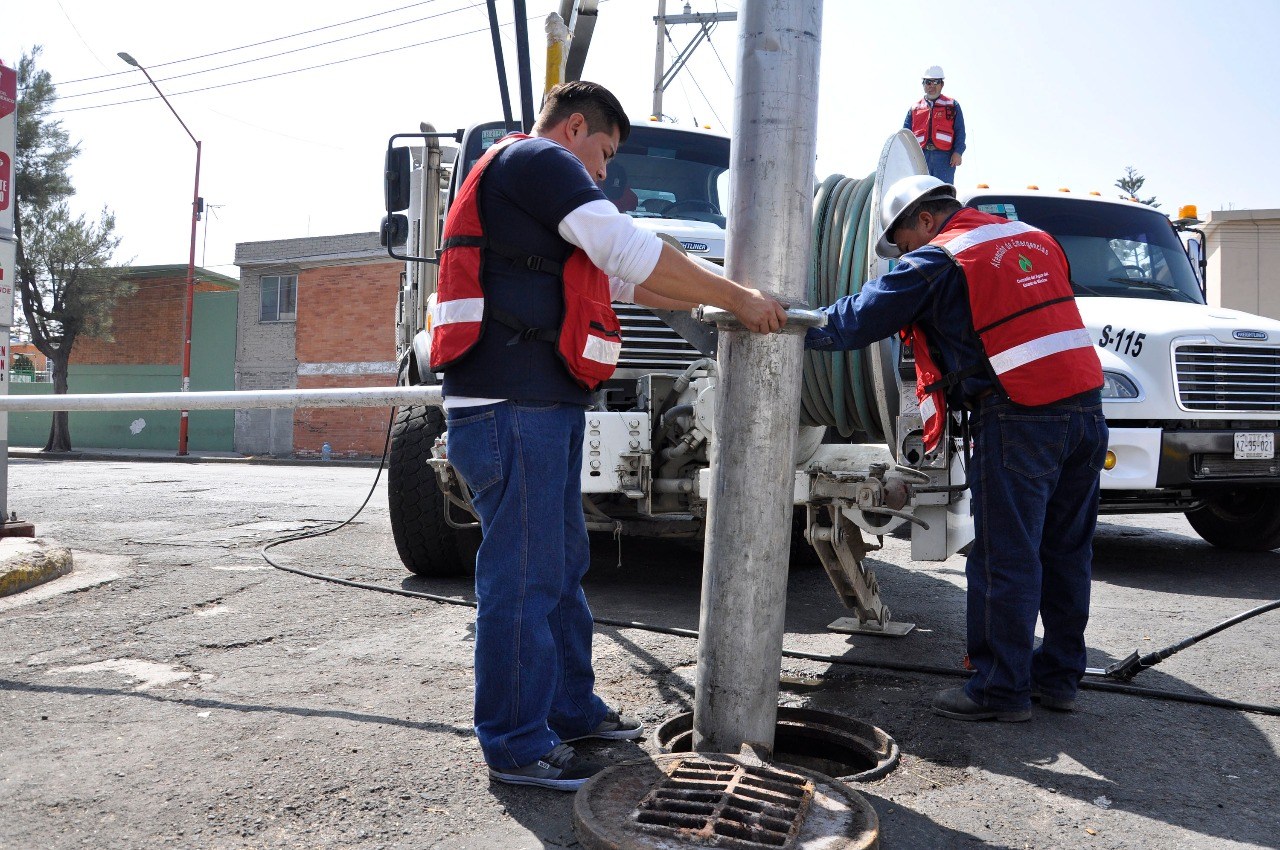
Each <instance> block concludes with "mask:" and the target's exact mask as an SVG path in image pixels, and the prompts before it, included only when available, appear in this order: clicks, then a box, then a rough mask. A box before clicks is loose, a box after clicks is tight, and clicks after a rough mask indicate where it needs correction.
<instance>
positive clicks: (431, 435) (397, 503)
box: [387, 405, 480, 578]
mask: <svg viewBox="0 0 1280 850" xmlns="http://www.w3.org/2000/svg"><path fill="white" fill-rule="evenodd" d="M444 430H445V420H444V413H443V411H441V410H440V408H438V407H434V406H427V405H413V406H410V407H402V408H400V409H398V410H397V411H396V419H395V424H394V425H392V426H391V456H390V460H389V463H388V466H387V509H388V511H389V512H390V514H391V535H392V537H394V538H395V542H396V551H397V552H398V553H399V554H400V560H401V561H402V562H403V563H404V565H405V568H406V569H408V570H409V572H411V573H413V574H415V575H420V576H427V577H433V578H441V577H447V576H459V575H467V574H468V573H471V572H473V571H474V570H475V562H476V550H477V549H478V548H479V546H480V532H479V531H478V530H474V529H460V528H454V527H453V526H451V525H449V524H448V523H447V522H445V518H444V517H445V508H446V506H447V505H448V503H447V502H446V501H445V498H444V494H443V493H441V492H440V483H439V480H438V479H437V478H436V473H435V471H434V470H433V469H432V468H431V467H430V466H429V465H428V464H427V460H428V459H429V458H430V457H431V448H432V446H434V445H435V442H436V437H439V436H440V435H441V434H443V433H444ZM458 513H461V511H459V509H457V508H454V516H455V517H456V516H457V514H458Z"/></svg>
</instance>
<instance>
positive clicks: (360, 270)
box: [235, 233, 404, 457]
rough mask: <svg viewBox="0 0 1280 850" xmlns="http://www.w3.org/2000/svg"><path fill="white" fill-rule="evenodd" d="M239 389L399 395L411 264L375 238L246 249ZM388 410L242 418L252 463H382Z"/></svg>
mask: <svg viewBox="0 0 1280 850" xmlns="http://www.w3.org/2000/svg"><path fill="white" fill-rule="evenodd" d="M236 265H237V266H239V267H240V277H241V293H242V294H241V298H240V312H239V317H238V321H237V325H238V340H239V342H238V345H237V350H236V388H237V389H242V390H259V389H286V388H293V387H298V388H315V387H372V386H394V385H395V382H396V364H395V357H396V347H395V309H396V301H397V298H398V295H399V288H400V273H401V271H402V270H403V268H404V265H403V263H400V262H397V261H395V260H392V259H391V258H390V257H388V256H387V253H386V250H385V249H384V248H382V247H381V246H380V245H379V244H378V234H376V233H351V234H346V235H341V236H317V237H309V238H303V239H280V240H273V241H269V242H241V243H238V244H237V245H236ZM390 415H391V411H390V409H389V408H371V407H360V408H341V407H331V408H299V409H297V410H287V409H284V410H242V411H237V412H236V423H235V448H236V451H238V452H241V453H243V454H269V455H274V456H277V457H280V456H287V455H296V456H299V457H313V456H316V455H318V454H319V453H320V451H321V447H322V446H323V444H324V443H326V442H327V443H329V445H330V446H331V447H332V450H333V453H334V455H335V456H337V457H376V456H380V455H381V454H382V447H383V443H384V440H385V437H386V430H387V420H388V417H389V416H390Z"/></svg>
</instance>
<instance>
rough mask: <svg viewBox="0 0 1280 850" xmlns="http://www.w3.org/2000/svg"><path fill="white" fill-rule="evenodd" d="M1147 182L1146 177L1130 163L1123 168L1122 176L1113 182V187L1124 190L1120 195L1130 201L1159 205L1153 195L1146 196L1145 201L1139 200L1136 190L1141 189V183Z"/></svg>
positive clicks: (1157, 206) (1153, 205) (1151, 205)
mask: <svg viewBox="0 0 1280 850" xmlns="http://www.w3.org/2000/svg"><path fill="white" fill-rule="evenodd" d="M1146 182H1147V178H1145V177H1143V176H1142V175H1141V174H1139V173H1138V170H1137V169H1136V168H1134V167H1133V166H1132V165H1126V166H1125V168H1124V176H1123V177H1121V178H1120V179H1119V180H1117V181H1116V182H1115V187H1116V188H1117V189H1119V190H1120V191H1121V192H1124V194H1123V195H1121V196H1120V197H1122V198H1128V199H1129V200H1131V201H1138V203H1141V204H1146V205H1147V206H1149V207H1156V208H1157V209H1158V208H1159V207H1160V204H1159V203H1157V202H1156V199H1155V197H1154V196H1152V197H1150V198H1147V199H1146V200H1145V201H1143V200H1139V198H1138V192H1139V191H1141V189H1142V184H1143V183H1146Z"/></svg>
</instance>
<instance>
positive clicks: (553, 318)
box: [430, 82, 786, 791]
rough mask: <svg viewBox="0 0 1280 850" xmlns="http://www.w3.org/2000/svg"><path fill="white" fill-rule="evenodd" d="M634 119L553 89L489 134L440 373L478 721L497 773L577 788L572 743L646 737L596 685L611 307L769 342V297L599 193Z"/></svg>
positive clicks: (453, 257)
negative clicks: (457, 500) (592, 498)
mask: <svg viewBox="0 0 1280 850" xmlns="http://www.w3.org/2000/svg"><path fill="white" fill-rule="evenodd" d="M630 130H631V125H630V122H629V121H628V120H627V117H626V114H625V113H624V112H623V110H622V106H621V104H619V103H618V100H617V98H615V97H614V96H613V95H612V94H611V93H610V92H609V91H608V90H607V89H605V88H604V87H602V86H600V85H598V84H596V83H588V82H572V83H565V84H563V85H560V86H557V87H555V88H554V89H552V90H551V91H550V92H548V93H547V96H546V99H545V101H544V103H543V107H542V112H541V114H540V115H539V117H538V121H537V123H536V124H535V125H534V127H533V135H532V137H528V136H523V135H520V134H515V135H511V136H507V137H506V138H504V139H502V140H500V141H498V142H497V143H495V144H494V145H493V146H492V147H491V148H490V149H489V150H488V151H487V152H486V153H485V155H484V156H483V157H481V159H480V160H479V162H477V163H476V165H475V166H474V167H473V168H472V171H471V173H470V174H469V175H468V176H467V179H466V180H465V181H464V183H463V185H462V188H461V189H460V190H459V192H458V196H457V198H456V199H455V200H454V203H453V205H452V206H451V207H450V209H449V215H448V218H447V219H446V222H445V228H444V241H443V243H442V250H441V260H440V282H439V287H438V292H437V303H436V304H435V306H434V307H433V308H432V312H431V323H430V328H431V370H432V371H433V372H436V371H443V372H444V399H445V401H444V407H445V411H446V416H447V419H448V457H449V460H450V462H451V463H452V465H453V466H454V468H455V469H456V470H457V471H458V473H459V474H460V475H461V476H462V478H463V480H465V481H466V483H467V486H468V487H469V488H470V490H471V493H472V504H473V506H474V507H475V510H476V512H477V513H478V515H479V517H480V525H481V530H482V531H483V535H484V537H483V540H482V542H481V544H480V549H479V552H478V554H477V556H476V600H477V612H476V648H475V676H476V694H475V729H476V736H477V737H478V738H479V739H480V746H481V749H482V750H483V751H484V759H485V762H486V763H487V764H488V766H489V774H490V776H491V777H493V778H494V779H496V780H498V781H500V782H507V783H512V784H521V785H539V786H543V787H547V788H556V789H560V790H567V791H571V790H575V789H577V788H578V787H580V786H581V785H582V784H583V782H585V781H586V780H587V778H588V777H590V776H591V775H592V774H594V773H596V772H598V771H599V770H600V766H599V765H596V764H593V763H590V762H587V761H585V760H583V759H580V758H579V757H578V756H577V754H576V753H575V752H574V750H573V748H572V747H570V746H568V744H567V743H566V742H568V741H574V740H578V739H581V738H604V739H613V740H631V739H635V738H639V737H640V735H641V733H642V729H641V726H640V724H639V723H637V722H635V721H633V720H630V719H628V718H625V717H622V716H620V715H619V713H618V712H617V711H615V710H613V709H610V708H609V707H608V706H607V705H606V704H605V703H604V701H602V700H601V699H600V697H599V696H597V695H596V693H595V674H594V672H593V670H592V668H591V638H592V629H593V623H592V619H591V611H590V610H589V609H588V607H587V600H586V596H585V595H584V594H583V591H582V585H581V581H582V577H583V575H584V574H585V573H586V571H587V568H588V566H590V552H589V550H588V542H587V530H586V525H585V523H584V520H583V514H582V489H581V475H582V470H581V467H582V441H583V431H584V428H585V423H584V419H585V413H586V410H587V406H588V404H589V403H590V401H591V393H592V390H594V389H595V388H596V387H597V386H599V384H600V382H601V381H603V380H605V379H606V378H608V377H609V375H611V374H612V373H613V367H614V364H615V363H616V362H617V359H618V355H619V353H620V351H621V348H622V336H621V333H620V331H619V326H618V322H617V318H616V317H615V316H614V314H613V310H612V308H611V307H610V301H611V300H613V299H619V300H628V301H635V302H636V303H639V304H645V305H648V306H656V307H664V308H666V309H680V308H688V307H691V306H693V304H696V303H707V304H713V305H716V306H718V307H722V308H724V309H726V310H729V311H731V312H733V313H734V314H736V315H737V316H738V318H739V319H741V320H742V323H743V324H744V325H745V326H746V327H747V328H748V329H750V330H753V331H762V332H772V331H777V330H778V329H780V328H781V327H782V324H783V323H784V322H785V320H786V313H785V311H784V310H783V308H782V306H781V305H780V304H778V302H777V301H775V300H774V299H772V298H770V297H768V296H766V295H763V294H762V293H760V292H759V291H758V290H755V289H748V288H747V287H744V286H740V285H738V284H737V283H734V282H733V281H731V280H728V279H726V278H721V277H719V276H717V275H715V274H713V273H712V272H709V271H707V270H705V269H703V268H702V267H701V266H699V265H697V264H696V263H694V262H693V261H691V260H690V259H689V258H687V257H685V256H684V255H683V254H681V253H680V252H678V251H676V250H674V249H672V248H671V247H670V246H667V245H665V244H663V243H662V242H661V241H660V240H659V239H658V238H657V237H656V236H654V235H653V234H652V233H647V232H645V231H642V230H639V229H637V228H636V227H635V225H634V224H633V223H632V220H631V218H630V217H628V216H627V215H625V214H623V213H621V212H619V211H618V209H617V207H615V206H614V205H613V203H611V202H610V201H609V200H608V199H607V198H606V196H605V194H604V192H602V191H601V189H600V186H599V185H597V183H598V182H599V181H603V180H604V179H605V176H606V168H607V166H608V163H609V161H610V160H611V159H612V158H613V156H614V155H615V154H616V153H617V152H618V146H619V145H620V144H621V143H622V142H623V141H625V140H626V138H627V135H628V134H629V133H630Z"/></svg>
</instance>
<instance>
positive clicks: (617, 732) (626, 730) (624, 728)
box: [564, 709, 644, 742]
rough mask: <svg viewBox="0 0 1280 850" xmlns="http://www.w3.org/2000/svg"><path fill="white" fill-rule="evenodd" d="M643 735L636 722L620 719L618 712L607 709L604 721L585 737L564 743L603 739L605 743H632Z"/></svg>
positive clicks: (570, 739)
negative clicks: (586, 739)
mask: <svg viewBox="0 0 1280 850" xmlns="http://www.w3.org/2000/svg"><path fill="white" fill-rule="evenodd" d="M643 734H644V726H643V725H641V724H640V721H638V720H632V719H631V718H630V717H621V716H619V714H618V712H616V711H614V710H613V709H609V713H608V714H606V715H605V716H604V720H601V721H600V724H599V725H598V726H596V728H594V729H592V730H591V731H590V732H588V733H587V734H585V735H578V736H577V737H574V738H565V739H564V740H565V741H566V742H569V741H581V740H583V739H585V738H603V739H605V740H606V741H634V740H636V739H637V738H639V737H640V736H641V735H643Z"/></svg>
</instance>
